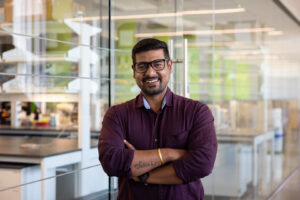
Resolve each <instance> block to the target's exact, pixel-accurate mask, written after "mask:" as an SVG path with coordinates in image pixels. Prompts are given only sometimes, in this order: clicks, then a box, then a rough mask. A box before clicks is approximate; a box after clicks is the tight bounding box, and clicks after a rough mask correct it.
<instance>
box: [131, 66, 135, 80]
mask: <svg viewBox="0 0 300 200" xmlns="http://www.w3.org/2000/svg"><path fill="white" fill-rule="evenodd" d="M131 69H132V72H133V73H132V76H133V78H135V77H134V75H135V71H134V66H133V65H131Z"/></svg>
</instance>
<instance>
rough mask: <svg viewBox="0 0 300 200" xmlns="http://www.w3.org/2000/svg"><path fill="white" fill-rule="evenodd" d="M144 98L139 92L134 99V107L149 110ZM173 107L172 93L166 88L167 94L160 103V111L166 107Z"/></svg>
mask: <svg viewBox="0 0 300 200" xmlns="http://www.w3.org/2000/svg"><path fill="white" fill-rule="evenodd" d="M144 99H145V98H144V96H143V94H142V92H140V94H139V95H138V96H137V97H136V102H135V106H136V107H138V108H141V107H145V108H146V109H150V105H149V103H148V102H147V100H146V99H145V100H144ZM172 105H173V93H172V91H171V90H170V89H169V87H168V88H167V92H166V95H165V97H164V100H163V103H162V105H161V106H162V107H161V108H162V109H163V108H164V107H165V106H167V107H169V106H172Z"/></svg>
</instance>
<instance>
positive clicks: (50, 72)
mask: <svg viewBox="0 0 300 200" xmlns="http://www.w3.org/2000/svg"><path fill="white" fill-rule="evenodd" d="M1 37H2V38H4V40H3V42H2V48H0V53H1V54H0V55H1V58H0V64H1V65H0V73H1V74H20V75H23V74H28V75H31V76H39V75H41V76H60V77H64V76H66V77H85V78H99V77H106V78H107V77H108V50H106V49H100V48H91V47H89V46H82V45H81V46H77V45H72V44H66V43H62V42H57V41H49V40H44V39H35V38H30V37H24V36H17V35H10V34H2V35H1ZM16 38H17V39H18V40H17V41H15V39H16Z"/></svg>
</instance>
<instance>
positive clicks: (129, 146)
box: [124, 140, 135, 150]
mask: <svg viewBox="0 0 300 200" xmlns="http://www.w3.org/2000/svg"><path fill="white" fill-rule="evenodd" d="M124 143H125V145H126V146H127V147H128V148H129V149H132V150H135V148H134V146H133V145H132V144H130V143H129V142H128V141H127V140H124Z"/></svg>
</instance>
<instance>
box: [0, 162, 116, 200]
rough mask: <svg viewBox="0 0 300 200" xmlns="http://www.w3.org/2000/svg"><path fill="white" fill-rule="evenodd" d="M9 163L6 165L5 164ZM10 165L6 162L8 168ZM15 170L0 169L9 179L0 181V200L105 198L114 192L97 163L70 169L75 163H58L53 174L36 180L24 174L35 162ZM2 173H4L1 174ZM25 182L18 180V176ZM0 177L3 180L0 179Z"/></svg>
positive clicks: (28, 171) (35, 169) (33, 169)
mask: <svg viewBox="0 0 300 200" xmlns="http://www.w3.org/2000/svg"><path fill="white" fill-rule="evenodd" d="M9 165H10V166H9ZM12 165H13V164H7V167H12ZM17 167H18V169H11V168H9V169H5V170H3V169H1V171H0V173H1V174H2V175H3V176H2V177H7V176H9V177H10V181H8V182H6V183H2V184H1V188H0V198H1V199H16V200H17V199H20V200H21V199H22V200H38V199H57V200H59V199H62V200H63V199H64V200H65V199H99V200H107V199H109V198H111V197H113V196H115V193H114V192H113V191H111V192H109V190H108V177H107V176H106V174H105V173H104V172H103V169H102V168H101V166H100V165H92V166H89V167H86V168H81V169H80V170H74V169H75V168H76V165H67V166H62V167H59V168H57V169H56V172H55V174H54V175H53V176H51V177H48V178H45V179H42V180H41V179H39V178H38V177H32V176H30V177H28V174H29V173H30V174H32V173H35V172H36V171H38V170H39V167H38V166H37V165H31V166H28V165H27V166H26V165H23V166H20V165H19V166H17ZM4 173H5V174H4ZM26 176H27V179H28V178H29V179H28V182H25V183H22V184H21V183H18V181H19V179H22V180H23V178H21V177H26ZM2 180H3V179H2Z"/></svg>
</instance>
